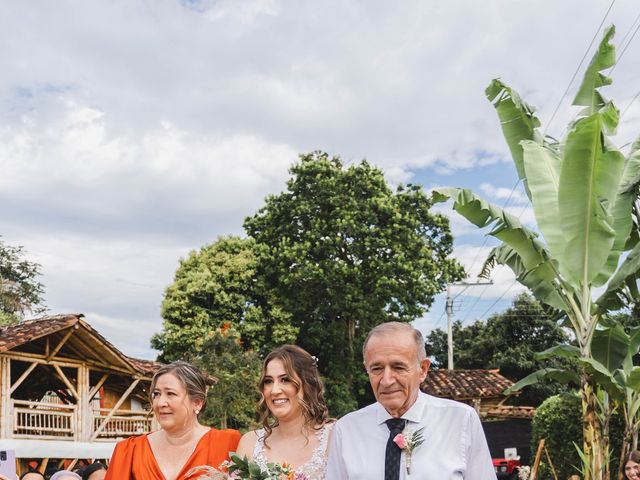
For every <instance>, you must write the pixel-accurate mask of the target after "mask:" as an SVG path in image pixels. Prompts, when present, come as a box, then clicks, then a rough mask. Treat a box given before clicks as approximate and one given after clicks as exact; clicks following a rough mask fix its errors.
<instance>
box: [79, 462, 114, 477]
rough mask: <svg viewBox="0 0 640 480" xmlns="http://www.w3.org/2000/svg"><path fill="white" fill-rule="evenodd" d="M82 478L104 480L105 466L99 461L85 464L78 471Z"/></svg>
mask: <svg viewBox="0 0 640 480" xmlns="http://www.w3.org/2000/svg"><path fill="white" fill-rule="evenodd" d="M78 474H80V476H81V477H82V480H104V477H105V476H106V475H107V467H106V466H105V465H103V464H102V463H100V462H95V463H92V464H90V465H87V466H86V467H84V468H83V469H82V470H80V471H79V472H78Z"/></svg>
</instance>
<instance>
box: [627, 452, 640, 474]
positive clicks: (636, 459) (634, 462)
mask: <svg viewBox="0 0 640 480" xmlns="http://www.w3.org/2000/svg"><path fill="white" fill-rule="evenodd" d="M624 478H625V480H640V450H633V451H632V452H631V453H630V454H629V455H627V460H626V461H625V463H624Z"/></svg>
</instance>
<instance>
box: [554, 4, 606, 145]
mask: <svg viewBox="0 0 640 480" xmlns="http://www.w3.org/2000/svg"><path fill="white" fill-rule="evenodd" d="M614 3H616V0H611V5H609V8H608V9H607V11H606V13H605V14H604V17H602V21H601V22H600V25H598V29H597V30H596V33H595V34H594V35H593V38H592V39H591V42H590V43H589V46H588V47H587V50H586V51H585V52H584V55H583V56H582V59H581V60H580V63H579V64H578V66H577V67H576V69H575V71H574V72H573V75H572V76H571V80H569V85H567V88H566V89H565V91H564V93H563V94H562V97H560V100H559V101H558V104H557V105H556V108H555V110H554V111H553V114H552V115H551V119H549V121H548V122H547V127H546V128H545V129H544V135H545V136H546V134H547V131H548V130H549V127H550V126H551V124H552V123H553V119H554V118H556V114H557V113H558V110H559V109H560V105H562V101H563V100H564V99H565V97H566V96H567V93H569V90H570V89H571V85H573V81H574V80H575V79H576V76H577V75H578V72H579V71H580V68H582V64H583V63H584V61H585V59H586V58H587V55H588V54H589V51H590V50H591V47H592V46H593V43H594V42H595V41H596V38H598V33H599V32H600V30H601V29H602V25H604V22H605V21H606V19H607V17H608V16H609V12H611V9H612V8H613V5H614Z"/></svg>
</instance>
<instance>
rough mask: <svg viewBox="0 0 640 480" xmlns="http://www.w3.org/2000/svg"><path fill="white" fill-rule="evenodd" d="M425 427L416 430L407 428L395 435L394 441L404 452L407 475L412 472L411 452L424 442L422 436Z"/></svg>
mask: <svg viewBox="0 0 640 480" xmlns="http://www.w3.org/2000/svg"><path fill="white" fill-rule="evenodd" d="M423 430H424V427H423V428H419V429H418V430H416V431H415V432H412V431H410V430H405V431H404V432H402V433H399V434H397V435H396V436H395V437H393V442H394V443H395V444H396V445H397V446H398V447H399V448H400V450H402V451H403V452H404V455H405V461H404V463H405V465H406V467H407V475H409V474H410V473H411V453H412V452H413V450H414V449H415V448H416V447H418V446H420V445H421V444H422V442H424V438H423V437H422V432H423Z"/></svg>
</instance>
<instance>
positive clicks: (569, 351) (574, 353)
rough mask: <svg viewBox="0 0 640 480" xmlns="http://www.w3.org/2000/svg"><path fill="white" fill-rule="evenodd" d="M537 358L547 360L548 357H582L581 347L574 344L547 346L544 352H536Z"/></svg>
mask: <svg viewBox="0 0 640 480" xmlns="http://www.w3.org/2000/svg"><path fill="white" fill-rule="evenodd" d="M535 357H536V359H538V360H545V359H547V358H552V357H558V358H580V349H579V348H578V347H576V346H574V345H567V344H564V343H563V344H560V345H554V346H553V347H551V348H547V349H546V350H545V351H543V352H539V353H536V355H535Z"/></svg>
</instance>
